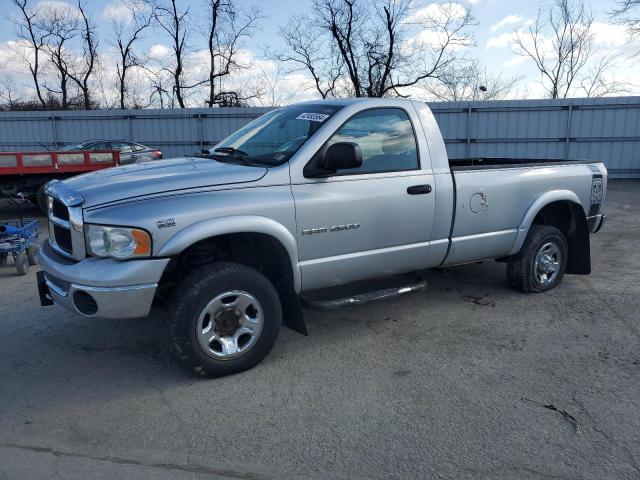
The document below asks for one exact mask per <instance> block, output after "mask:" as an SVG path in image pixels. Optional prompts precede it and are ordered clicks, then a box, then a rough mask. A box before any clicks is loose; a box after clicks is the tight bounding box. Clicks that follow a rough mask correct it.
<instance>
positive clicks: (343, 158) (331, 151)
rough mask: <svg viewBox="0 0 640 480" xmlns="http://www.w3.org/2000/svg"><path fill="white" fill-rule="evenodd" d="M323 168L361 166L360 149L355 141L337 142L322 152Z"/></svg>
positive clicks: (331, 169)
mask: <svg viewBox="0 0 640 480" xmlns="http://www.w3.org/2000/svg"><path fill="white" fill-rule="evenodd" d="M322 166H323V168H324V169H325V170H329V171H333V172H335V171H336V170H343V169H346V168H358V167H361V166H362V151H361V150H360V146H359V145H358V144H357V143H351V142H339V143H334V144H333V145H331V146H330V147H329V148H328V149H327V151H326V152H325V154H324V160H323V165H322Z"/></svg>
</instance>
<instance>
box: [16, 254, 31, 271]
mask: <svg viewBox="0 0 640 480" xmlns="http://www.w3.org/2000/svg"><path fill="white" fill-rule="evenodd" d="M15 260H16V270H17V271H18V275H26V274H27V272H29V259H27V254H26V253H25V252H20V253H18V254H17V255H16V256H15Z"/></svg>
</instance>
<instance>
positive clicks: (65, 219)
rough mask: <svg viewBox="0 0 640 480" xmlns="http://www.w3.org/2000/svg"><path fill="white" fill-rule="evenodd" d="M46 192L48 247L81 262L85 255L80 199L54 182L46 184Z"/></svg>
mask: <svg viewBox="0 0 640 480" xmlns="http://www.w3.org/2000/svg"><path fill="white" fill-rule="evenodd" d="M46 192H47V196H48V198H47V207H48V208H47V216H48V219H49V245H51V247H52V248H53V249H54V250H55V251H56V252H58V253H59V254H61V255H63V256H65V257H68V258H72V259H74V260H82V259H83V258H84V257H85V255H86V251H85V245H84V230H83V229H84V226H83V222H82V208H81V207H80V206H79V205H80V203H81V200H82V197H79V196H78V195H76V194H74V193H72V192H71V193H70V192H69V190H68V189H67V188H66V187H65V186H64V184H61V183H60V182H55V181H54V182H51V183H49V184H47V188H46ZM70 199H71V201H70ZM78 200H80V201H78ZM70 204H73V205H70Z"/></svg>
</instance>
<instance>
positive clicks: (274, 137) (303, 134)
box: [209, 104, 342, 165]
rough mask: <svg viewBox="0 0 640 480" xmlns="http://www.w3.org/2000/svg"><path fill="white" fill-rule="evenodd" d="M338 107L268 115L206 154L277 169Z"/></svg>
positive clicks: (320, 106)
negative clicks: (274, 166)
mask: <svg viewBox="0 0 640 480" xmlns="http://www.w3.org/2000/svg"><path fill="white" fill-rule="evenodd" d="M340 108H342V107H341V106H339V105H326V104H306V105H296V106H292V107H286V108H281V109H278V110H274V111H272V112H269V113H267V114H265V115H263V116H261V117H260V118H257V119H256V120H254V121H253V122H251V123H249V124H247V125H245V126H244V127H242V128H241V129H240V130H238V131H237V132H235V133H234V134H233V135H231V136H229V137H227V138H226V139H224V140H223V141H221V142H220V143H218V144H217V145H216V146H215V147H213V148H212V149H211V150H210V151H209V154H210V155H213V156H215V157H216V158H217V159H219V160H224V158H225V157H232V158H234V159H237V160H240V161H244V162H247V163H258V164H264V165H280V164H282V163H284V162H286V161H287V160H289V159H290V158H291V156H292V155H293V154H294V153H296V151H297V150H298V149H299V148H300V147H301V146H302V145H303V144H304V142H306V141H307V140H308V139H309V138H310V137H311V136H312V135H313V134H314V133H316V132H317V131H318V130H319V129H320V127H322V125H324V123H325V122H326V121H327V120H328V119H329V118H330V117H331V115H333V114H334V113H335V112H337V111H338V110H340Z"/></svg>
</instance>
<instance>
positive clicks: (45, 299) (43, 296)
mask: <svg viewBox="0 0 640 480" xmlns="http://www.w3.org/2000/svg"><path fill="white" fill-rule="evenodd" d="M36 281H37V282H38V295H39V296H40V305H41V306H43V307H47V306H49V305H53V300H52V299H51V294H50V293H49V287H47V282H46V281H45V279H44V272H43V271H42V270H40V271H39V272H36Z"/></svg>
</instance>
